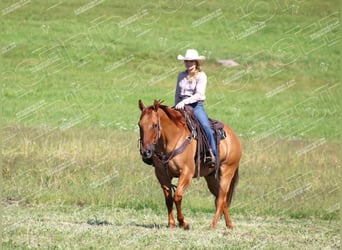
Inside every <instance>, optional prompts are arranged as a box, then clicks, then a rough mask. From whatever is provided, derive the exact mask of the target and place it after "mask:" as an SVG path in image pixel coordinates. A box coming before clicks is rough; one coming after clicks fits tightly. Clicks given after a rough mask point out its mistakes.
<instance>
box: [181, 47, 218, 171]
mask: <svg viewBox="0 0 342 250" xmlns="http://www.w3.org/2000/svg"><path fill="white" fill-rule="evenodd" d="M178 60H179V61H184V64H185V68H186V70H185V71H183V72H181V73H179V74H178V79H177V86H176V94H175V108H176V109H184V106H185V105H190V106H192V107H193V108H194V115H195V117H196V118H197V120H198V121H199V122H200V123H201V125H202V127H203V129H204V131H205V134H206V137H207V138H208V141H209V144H210V148H211V150H210V156H207V158H206V160H205V162H206V164H210V165H211V166H214V165H215V157H216V145H215V139H214V135H213V133H212V130H211V127H210V125H209V120H208V115H207V113H206V112H205V109H204V106H203V102H204V100H205V90H206V86H207V75H206V74H205V72H204V71H202V69H201V67H200V62H202V61H204V60H205V57H204V56H200V55H198V52H197V50H194V49H188V50H187V51H186V53H185V56H182V55H178Z"/></svg>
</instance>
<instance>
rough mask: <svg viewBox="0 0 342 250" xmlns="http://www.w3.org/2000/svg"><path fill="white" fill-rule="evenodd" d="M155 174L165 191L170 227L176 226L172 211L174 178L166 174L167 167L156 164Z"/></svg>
mask: <svg viewBox="0 0 342 250" xmlns="http://www.w3.org/2000/svg"><path fill="white" fill-rule="evenodd" d="M155 174H156V177H157V179H158V181H159V183H160V186H161V188H162V189H163V193H164V198H165V204H166V207H167V213H168V227H169V228H174V227H175V226H176V222H175V218H174V217H173V211H172V210H173V198H172V189H171V181H172V179H171V178H170V177H169V176H168V175H167V174H166V172H165V169H164V168H163V167H159V166H156V167H155Z"/></svg>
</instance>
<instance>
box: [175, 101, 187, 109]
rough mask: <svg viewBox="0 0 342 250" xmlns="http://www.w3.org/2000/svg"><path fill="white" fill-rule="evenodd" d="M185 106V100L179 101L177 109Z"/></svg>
mask: <svg viewBox="0 0 342 250" xmlns="http://www.w3.org/2000/svg"><path fill="white" fill-rule="evenodd" d="M184 106H185V103H184V101H180V102H179V103H177V105H176V109H184Z"/></svg>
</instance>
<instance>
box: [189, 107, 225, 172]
mask: <svg viewBox="0 0 342 250" xmlns="http://www.w3.org/2000/svg"><path fill="white" fill-rule="evenodd" d="M183 112H184V116H185V119H186V123H187V126H188V128H189V130H190V131H191V134H192V136H193V138H195V139H196V140H197V148H196V155H195V162H196V165H197V166H198V168H199V166H200V163H201V159H202V160H203V161H204V158H205V157H206V156H208V155H210V152H209V151H210V145H209V141H208V138H207V136H206V135H205V132H204V130H203V128H202V126H201V124H200V123H199V121H198V120H197V118H196V117H195V115H194V112H193V108H192V107H191V106H188V105H186V106H185V109H184V111H183ZM209 124H210V126H211V128H212V130H213V133H214V138H215V143H216V154H217V157H216V163H215V168H216V171H218V167H219V166H220V157H219V155H220V146H219V145H220V141H221V140H223V139H224V138H226V137H227V135H226V132H225V131H224V124H223V123H222V122H220V121H218V120H214V119H211V118H209Z"/></svg>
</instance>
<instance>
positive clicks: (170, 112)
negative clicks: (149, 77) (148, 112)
mask: <svg viewBox="0 0 342 250" xmlns="http://www.w3.org/2000/svg"><path fill="white" fill-rule="evenodd" d="M151 108H153V109H154V110H157V109H158V108H160V109H162V110H163V111H164V112H165V114H166V115H167V116H168V117H169V118H170V120H171V121H173V122H174V123H175V124H176V125H177V126H184V125H185V124H186V122H185V118H184V115H183V114H182V113H181V112H179V111H178V110H176V109H173V108H170V107H169V106H167V105H165V104H162V101H155V102H154V105H152V106H151Z"/></svg>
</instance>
